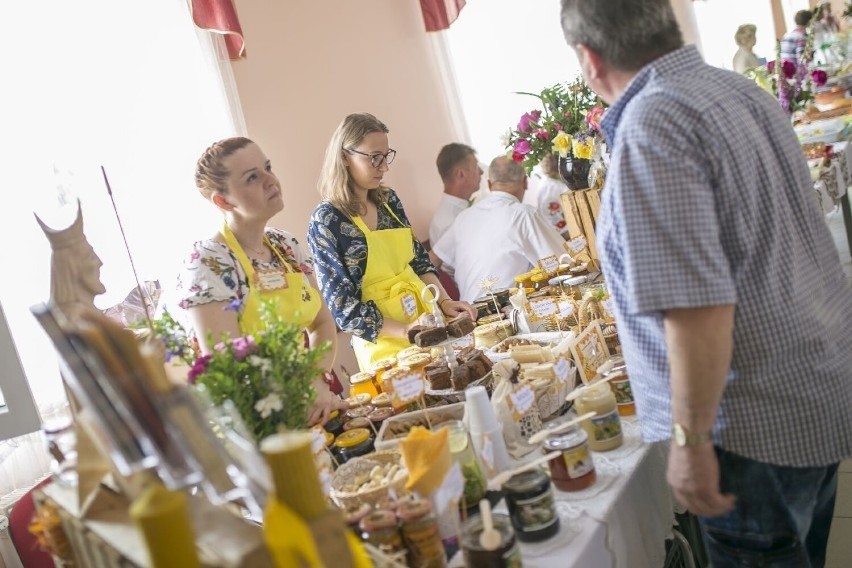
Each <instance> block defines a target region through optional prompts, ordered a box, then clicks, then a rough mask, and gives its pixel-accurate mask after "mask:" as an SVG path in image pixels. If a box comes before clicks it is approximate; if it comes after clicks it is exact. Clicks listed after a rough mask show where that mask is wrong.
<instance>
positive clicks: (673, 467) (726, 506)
mask: <svg viewBox="0 0 852 568" xmlns="http://www.w3.org/2000/svg"><path fill="white" fill-rule="evenodd" d="M666 479H667V480H668V482H669V485H670V486H671V488H672V491H674V495H675V498H676V499H677V500H678V502H679V503H680V504H681V505H683V506H684V507H686V508H687V509H689V512H690V513H693V514H695V515H700V516H702V517H718V516H719V515H724V514H725V513H727V512H729V511H731V510H733V508H734V502H735V501H736V497H734V495H731V494H724V495H723V494H722V493H721V492H720V491H719V460H718V458H717V457H716V451H715V450H714V449H713V444H711V443H707V444H701V445H699V446H692V447H680V446H677V445H676V444H674V443H673V444H672V445H671V449H670V451H669V466H668V471H667V472H666Z"/></svg>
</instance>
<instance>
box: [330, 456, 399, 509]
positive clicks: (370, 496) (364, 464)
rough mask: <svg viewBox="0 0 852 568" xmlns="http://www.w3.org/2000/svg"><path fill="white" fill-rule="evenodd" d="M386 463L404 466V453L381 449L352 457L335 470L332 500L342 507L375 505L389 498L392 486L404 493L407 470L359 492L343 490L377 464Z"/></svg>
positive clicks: (397, 491) (396, 490)
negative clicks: (390, 479) (394, 477)
mask: <svg viewBox="0 0 852 568" xmlns="http://www.w3.org/2000/svg"><path fill="white" fill-rule="evenodd" d="M386 464H398V465H400V466H401V467H404V463H403V461H402V454H400V453H399V452H398V451H396V450H380V451H377V452H374V453H372V454H368V455H366V456H363V457H360V458H355V459H352V460H350V461H348V462H346V463H345V464H343V465H341V466H340V467H339V468H337V471H335V472H334V476H333V477H332V479H331V492H330V496H331V500H332V501H334V502H335V503H336V504H337V506H338V507H340V508H342V509H348V508H351V507H358V506H360V505H362V504H364V503H366V504H368V505H370V506H371V507H374V506H376V505H377V504H378V503H379V502H381V501H383V500H386V499H387V498H388V496H389V492H390V490H391V488H392V489H393V490H394V492H396V493H397V494H401V493H403V492H404V491H405V484H406V482H407V481H408V472H407V471H406V473H405V475H403V476H401V477H400V478H399V479H396V480H395V481H392V482H391V483H389V484H387V485H383V486H381V487H375V488H373V489H365V490H360V491H357V492H348V491H344V490H343V487H346V486H347V485H352V483H353V481H354V480H355V479H357V478H358V477H361V476H363V475H369V473H370V471H372V469H373V468H374V467H376V466H377V465H386Z"/></svg>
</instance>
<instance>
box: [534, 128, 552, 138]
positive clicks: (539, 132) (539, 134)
mask: <svg viewBox="0 0 852 568" xmlns="http://www.w3.org/2000/svg"><path fill="white" fill-rule="evenodd" d="M535 135H536V136H537V137H538V138H541V139H542V140H549V139H550V134H549V133H548V132H547V130H545V129H544V128H539V129H538V130H536V131H535Z"/></svg>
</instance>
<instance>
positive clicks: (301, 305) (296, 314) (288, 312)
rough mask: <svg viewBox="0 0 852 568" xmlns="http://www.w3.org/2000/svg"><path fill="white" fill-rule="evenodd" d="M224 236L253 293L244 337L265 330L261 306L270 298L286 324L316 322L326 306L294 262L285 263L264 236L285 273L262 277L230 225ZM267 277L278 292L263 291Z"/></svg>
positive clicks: (245, 308)
mask: <svg viewBox="0 0 852 568" xmlns="http://www.w3.org/2000/svg"><path fill="white" fill-rule="evenodd" d="M222 236H223V237H225V244H227V245H228V248H230V249H231V250H232V251H233V253H234V256H236V257H237V260H238V261H239V263H240V266H242V267H243V270H244V271H245V273H246V279H247V280H248V287H249V292H248V295H247V296H246V297H245V298H243V310H242V313H241V314H240V315H239V323H240V333H242V334H243V335H248V334H255V333H258V332H260V331H263V330H264V329H265V327H266V324H265V322H264V321H263V320H262V319H261V317H260V316H261V313H260V307H261V304H262V302H263V301H264V300H267V299H271V300H273V301H274V302H275V303H276V304H277V307H278V314H279V315H280V316H281V317H282V318H284V320H285V321H290V322H294V323H296V324H298V325H299V327H302V328H305V327H308V326H309V325H310V324H311V323H313V321H314V318H316V317H317V314H318V313H319V311H320V308H321V307H322V303H321V300H320V294H319V290H317V289H316V288H314V287H313V286H311V285H310V284H309V283H308V279H307V278H306V277H305V275H304V274H302V273H301V272H296V271H295V270H293V268H292V267H291V266H290V263H289V262H287V261H286V260H284V258H283V257H282V256H281V254H280V253H279V252H278V249H276V248H275V247H274V246H273V245H272V243H270V242H269V239H268V238H267V237H266V235H264V236H263V242H264V243H266V246H268V247H269V248H270V249H272V252H273V254H275V256H277V257H278V260H280V261H281V266H282V267H283V271H284V274H281V273H274V272H273V273H269V274H268V276H264V274H267V273H262V274H258V272H257V271H256V270H255V269H254V266H252V263H251V260H249V258H248V256H246V253H245V252H244V251H243V247H241V246H240V243H239V242H237V238H236V237H235V236H234V233H233V232H232V231H231V228H230V227H228V225H227V223H226V224H225V226H224V228H223V229H222ZM265 277H266V278H269V281H268V283H269V284H271V286H273V287H275V288H277V289H274V290H269V291H266V290H263V289H262V288H261V282H260V278H265ZM282 277H283V279H282Z"/></svg>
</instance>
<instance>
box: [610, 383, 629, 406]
mask: <svg viewBox="0 0 852 568" xmlns="http://www.w3.org/2000/svg"><path fill="white" fill-rule="evenodd" d="M609 384H610V386H611V387H612V392H613V394H614V395H615V402H616V404H632V403H633V390H632V389H631V388H630V381H629V380H628V379H612V380H611V381H610V382H609Z"/></svg>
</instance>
